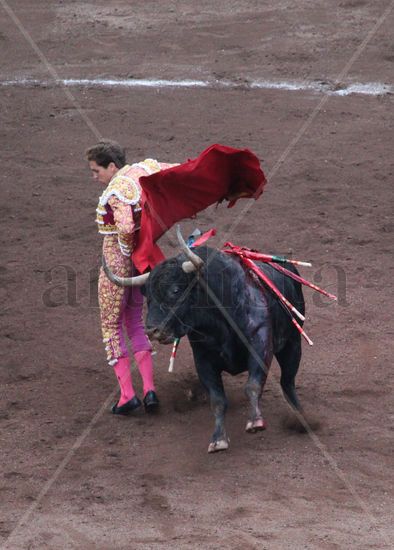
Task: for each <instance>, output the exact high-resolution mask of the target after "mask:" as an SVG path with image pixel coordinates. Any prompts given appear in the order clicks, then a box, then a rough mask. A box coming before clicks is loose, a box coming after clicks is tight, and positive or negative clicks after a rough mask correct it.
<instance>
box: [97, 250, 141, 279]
mask: <svg viewBox="0 0 394 550" xmlns="http://www.w3.org/2000/svg"><path fill="white" fill-rule="evenodd" d="M102 263H103V269H104V272H105V274H106V276H107V277H108V279H109V280H110V281H111V282H112V283H114V284H115V285H117V286H142V285H144V284H145V283H146V281H147V279H148V277H149V273H144V274H143V275H137V276H136V277H118V275H115V274H114V273H112V271H111V270H110V268H109V267H108V266H107V262H106V261H105V258H104V256H103V259H102Z"/></svg>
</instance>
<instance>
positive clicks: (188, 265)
mask: <svg viewBox="0 0 394 550" xmlns="http://www.w3.org/2000/svg"><path fill="white" fill-rule="evenodd" d="M182 269H183V271H184V272H185V273H193V271H196V270H197V268H196V266H195V265H194V264H193V262H191V261H190V260H188V261H187V262H183V264H182Z"/></svg>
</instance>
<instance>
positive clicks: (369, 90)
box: [0, 78, 394, 96]
mask: <svg viewBox="0 0 394 550" xmlns="http://www.w3.org/2000/svg"><path fill="white" fill-rule="evenodd" d="M0 86H18V87H19V86H21V87H42V88H47V87H53V86H70V87H74V86H75V87H78V86H79V87H85V88H116V87H120V88H122V87H123V88H141V87H142V88H227V89H236V88H238V89H242V88H243V89H245V88H246V89H260V90H283V91H311V92H319V93H324V94H328V95H339V96H347V95H351V94H359V95H371V96H379V95H387V94H392V93H394V87H393V86H391V85H389V84H383V83H380V82H369V83H365V84H361V83H353V84H343V85H340V86H338V85H334V84H332V83H330V82H321V81H315V82H313V81H312V82H307V81H275V80H238V81H231V80H163V79H152V80H149V79H136V78H128V79H106V78H92V79H89V78H65V79H58V80H39V79H31V78H20V79H13V80H0Z"/></svg>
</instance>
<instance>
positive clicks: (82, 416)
mask: <svg viewBox="0 0 394 550" xmlns="http://www.w3.org/2000/svg"><path fill="white" fill-rule="evenodd" d="M391 4H392V3H391ZM389 5H390V2H389V0H384V1H383V0H377V1H375V2H367V1H366V0H332V1H330V2H325V1H323V0H317V1H316V2H310V1H308V0H278V1H276V2H274V1H273V0H267V1H257V0H255V1H253V0H229V1H224V0H222V1H218V0H210V1H207V0H200V1H196V2H191V1H186V0H179V1H170V0H160V2H158V1H153V0H144V1H143V0H135V1H133V2H128V1H126V0H112V1H111V2H108V1H107V2H104V1H103V0H99V1H96V2H83V1H82V0H70V1H65V0H64V1H62V0H56V1H55V0H46V1H44V0H34V1H33V0H18V1H16V0H9V1H8V2H6V1H3V0H1V1H0V18H1V19H0V46H1V51H2V54H1V67H0V80H1V82H2V83H3V82H5V81H7V80H15V79H16V80H20V79H24V78H29V79H37V80H45V81H49V84H47V85H45V86H39V85H35V86H23V85H7V86H5V85H1V86H0V109H1V126H0V135H1V143H2V145H1V149H2V151H1V165H2V170H1V178H2V180H1V205H2V210H3V215H2V216H1V218H0V224H1V225H0V228H1V244H2V248H1V250H2V252H1V259H0V300H1V311H0V342H1V352H0V353H1V372H0V383H1V386H0V387H1V405H0V406H1V408H0V429H1V474H0V479H1V486H0V502H1V518H0V536H1V539H0V540H1V544H2V548H8V549H13V550H14V549H15V550H16V549H39V550H42V549H74V548H75V549H84V550H85V549H93V548H94V549H103V550H104V549H110V548H116V549H119V550H120V549H125V550H126V549H133V550H134V549H135V550H138V549H147V548H148V549H155V550H156V549H157V550H162V549H163V550H164V549H168V548H177V549H202V548H203V549H204V550H205V549H215V550H216V549H222V548H225V549H267V550H271V549H273V550H276V549H322V550H331V549H341V550H342V549H346V548H352V549H353V548H357V549H372V548H374V549H375V548H378V549H380V548H389V547H391V544H390V541H392V536H393V531H392V518H391V517H390V515H391V509H390V508H392V505H393V500H392V497H393V493H392V481H393V480H392V466H393V463H392V456H393V454H392V448H390V446H391V444H392V423H390V422H391V418H390V412H391V411H390V407H391V406H392V392H391V388H392V386H391V383H392V375H391V372H392V364H391V363H392V351H393V350H392V342H393V322H392V306H391V304H390V303H389V298H390V292H392V281H393V259H392V252H393V249H392V247H393V228H394V223H393V219H392V209H393V162H392V161H393V152H392V144H393V121H392V98H393V96H392V94H390V93H388V94H383V95H361V94H351V95H346V96H341V95H330V94H325V93H320V92H314V91H313V90H309V91H308V90H300V91H289V90H280V89H271V90H269V89H257V88H256V89H254V88H252V87H251V86H250V83H251V82H254V81H264V80H269V81H275V82H279V83H280V82H282V83H283V82H287V81H298V82H307V83H308V82H309V83H319V85H323V86H327V87H328V88H329V89H330V90H338V89H339V90H340V89H343V88H344V87H345V86H347V85H349V84H352V83H364V84H365V83H381V84H386V85H388V86H390V85H392V84H393V82H392V74H393V72H392V69H393V61H394V48H393V44H392V28H393V24H394V20H393V13H392V12H390V13H388V11H387V8H388V7H389ZM363 41H365V42H366V43H365V44H363ZM45 60H47V62H48V64H49V65H46V64H45ZM54 77H57V78H61V79H63V78H117V79H121V78H129V79H159V78H162V79H168V80H173V81H174V80H184V79H194V80H203V81H210V82H214V81H215V80H216V81H217V83H216V85H213V86H211V87H207V88H201V89H200V88H195V87H186V88H179V87H171V88H168V87H163V88H159V87H152V86H151V87H133V88H119V87H118V88H117V87H113V88H108V87H82V86H76V87H70V88H67V89H66V90H65V89H64V88H62V87H61V86H53V85H51V84H50V81H51V80H53V78H54ZM338 77H339V82H337V80H338ZM223 82H230V83H232V84H230V85H228V86H227V87H224V86H222V85H220V83H223ZM79 108H80V109H81V110H82V111H81V110H80V109H79ZM99 135H101V136H104V137H110V138H113V139H116V140H118V141H120V142H121V143H124V144H125V146H127V149H128V152H129V159H130V160H131V161H138V160H142V159H143V158H146V157H148V156H149V157H153V158H157V159H159V160H162V161H169V162H177V161H179V162H182V161H184V160H186V159H188V158H193V157H195V156H197V155H198V154H199V153H200V152H201V151H202V150H203V149H204V148H205V147H207V146H208V145H210V144H212V143H223V144H226V145H231V146H234V147H248V148H250V149H251V150H252V151H254V152H255V153H256V154H257V156H258V157H259V158H260V159H261V161H262V165H263V168H264V170H265V172H266V174H267V175H268V177H269V184H268V185H267V188H266V192H265V193H264V195H263V196H262V197H261V199H259V201H257V202H256V203H252V204H250V203H248V202H246V201H243V202H242V201H240V202H239V203H238V205H237V206H236V207H235V208H234V209H233V210H227V209H226V208H225V207H224V206H221V207H219V209H218V210H214V208H210V209H208V210H207V211H206V212H204V213H203V214H202V215H200V216H199V218H198V220H197V221H187V222H185V224H184V225H183V232H184V234H186V235H187V234H188V231H189V230H192V229H194V227H196V226H198V227H200V229H209V228H210V227H212V226H215V227H217V229H218V236H217V237H216V239H215V242H214V244H216V245H217V246H220V245H221V244H222V242H223V240H224V239H229V240H231V241H233V242H235V243H238V244H243V245H245V246H250V247H256V248H258V249H260V250H262V251H266V252H277V253H283V254H286V253H292V254H293V255H294V257H298V258H301V259H309V260H311V261H313V263H314V267H313V268H312V269H311V270H307V269H303V271H302V273H303V274H304V275H305V276H307V277H309V278H311V279H312V280H314V281H315V282H316V283H317V284H321V285H322V286H324V287H325V288H327V289H329V290H331V291H332V292H334V293H337V294H338V296H339V302H338V304H337V305H335V304H332V303H329V302H328V301H327V300H325V299H321V298H320V297H319V296H318V295H314V294H313V293H312V291H309V290H306V291H305V295H306V299H307V322H306V330H307V332H308V333H309V334H310V336H311V337H312V339H313V340H314V342H315V346H314V347H312V348H310V347H308V346H304V355H303V361H302V367H301V370H300V373H299V375H298V380H297V382H298V386H299V393H300V397H301V399H302V402H303V404H304V407H305V409H306V411H307V412H308V413H309V414H310V415H311V416H313V417H314V418H317V419H318V420H319V421H320V429H319V430H318V431H317V432H316V434H315V435H316V438H315V439H311V438H310V437H309V436H308V435H300V434H296V433H292V432H290V433H289V432H288V431H287V430H286V429H285V427H284V426H283V423H282V420H283V418H284V416H285V415H286V414H287V405H286V403H285V402H284V399H283V398H282V396H281V393H280V391H279V388H278V371H279V369H278V367H277V365H276V364H275V365H273V367H272V370H271V375H270V378H269V381H268V383H267V386H266V391H265V393H264V411H265V417H266V419H267V422H268V425H269V429H268V430H267V431H266V432H263V433H262V434H255V435H248V434H246V433H245V432H244V425H245V420H246V407H247V402H246V398H245V396H244V393H243V386H244V383H245V377H244V376H240V377H238V378H234V379H230V378H229V377H225V385H226V388H227V391H228V396H229V399H230V409H229V412H228V415H227V428H228V432H229V435H230V438H231V447H230V449H229V451H228V452H227V453H219V454H216V455H208V454H207V452H206V450H207V446H208V442H209V437H210V435H211V432H212V428H213V420H212V417H211V413H210V411H209V406H208V404H207V402H206V400H205V397H204V396H203V394H202V393H201V392H200V390H199V386H198V383H197V380H196V375H195V371H194V366H193V361H192V358H191V354H190V349H189V346H188V343H187V342H186V340H185V341H182V343H181V346H180V352H179V355H178V358H177V362H176V367H175V372H174V373H173V374H169V373H168V372H167V365H168V360H169V355H170V348H168V347H160V346H158V347H157V351H158V353H157V355H156V357H155V362H156V380H157V388H158V393H159V396H160V398H161V403H162V407H161V412H160V414H159V415H158V416H157V417H155V418H152V417H147V416H146V415H143V414H142V415H140V416H139V417H137V418H118V417H114V416H113V415H111V414H110V413H109V412H108V411H109V404H110V403H111V402H112V401H113V400H114V399H115V397H116V382H115V378H114V376H113V373H112V372H111V370H110V369H109V368H108V367H107V365H106V361H105V356H104V351H103V349H102V342H101V336H100V327H99V319H98V309H97V295H96V283H97V266H98V263H99V260H100V247H101V239H100V238H99V236H98V235H97V231H96V228H95V224H94V214H95V208H96V202H97V198H98V196H99V193H100V191H101V190H100V188H99V187H98V186H97V184H95V183H94V182H93V181H92V180H91V178H90V175H89V172H88V169H87V166H86V163H85V160H84V155H83V152H84V150H85V149H86V147H88V146H89V145H91V144H93V143H95V142H96V141H97V136H99ZM162 244H163V249H164V250H165V252H166V254H167V255H168V256H171V255H173V254H175V253H176V251H177V246H176V243H175V240H174V234H173V232H170V233H169V234H168V236H167V237H165V238H163V240H162ZM390 306H391V307H390ZM133 368H134V367H133ZM136 379H137V386H138V390H139V391H140V389H141V388H140V382H139V379H138V378H137V376H136Z"/></svg>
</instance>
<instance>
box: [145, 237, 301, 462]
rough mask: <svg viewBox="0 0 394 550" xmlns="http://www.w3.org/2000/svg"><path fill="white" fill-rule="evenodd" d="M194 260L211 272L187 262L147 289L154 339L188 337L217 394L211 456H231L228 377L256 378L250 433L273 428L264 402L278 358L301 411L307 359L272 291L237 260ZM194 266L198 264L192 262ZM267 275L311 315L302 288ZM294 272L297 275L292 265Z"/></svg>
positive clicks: (160, 272) (175, 262) (175, 263)
mask: <svg viewBox="0 0 394 550" xmlns="http://www.w3.org/2000/svg"><path fill="white" fill-rule="evenodd" d="M193 250H194V252H195V253H196V254H197V256H199V257H200V258H202V259H203V260H204V266H203V267H202V268H201V269H199V270H197V271H194V272H189V273H186V272H185V271H184V270H183V269H182V264H183V263H184V262H185V260H186V259H187V258H186V256H185V255H184V254H180V255H178V256H177V257H175V258H171V259H169V260H166V261H164V262H163V263H161V264H159V265H158V266H156V267H155V268H154V269H153V270H152V272H151V274H150V276H149V278H148V279H147V282H146V284H145V287H144V289H143V292H144V294H145V295H146V298H147V305H148V314H147V319H146V328H147V333H148V335H149V336H150V337H151V338H153V339H157V340H159V341H160V342H162V343H170V342H172V340H173V339H174V338H180V337H182V336H185V335H187V337H188V339H189V341H190V345H191V348H192V350H193V356H194V361H195V364H196V369H197V373H198V376H199V379H200V381H201V383H202V384H203V386H204V387H205V389H206V390H207V391H208V393H209V397H210V402H211V407H212V411H213V413H214V416H215V430H214V433H213V436H212V440H211V443H210V445H209V448H208V451H209V452H214V451H218V450H223V449H227V448H228V438H227V435H226V431H225V427H224V416H225V412H226V408H227V399H226V395H225V392H224V388H223V382H222V376H221V373H222V371H225V372H228V373H230V374H231V375H236V374H239V373H241V372H244V371H248V373H249V376H248V380H247V383H246V387H245V392H246V395H247V397H248V398H249V401H250V416H249V419H248V422H247V425H246V430H247V431H248V432H255V431H258V430H262V429H264V428H265V424H264V420H263V417H262V413H261V410H260V398H261V394H262V391H263V387H264V384H265V381H266V378H267V373H268V370H269V367H270V365H271V361H272V358H273V356H275V357H276V359H277V361H278V363H279V365H280V368H281V378H280V384H281V387H282V390H283V393H284V395H285V397H286V398H287V400H288V401H289V403H290V404H291V405H292V406H293V407H295V408H296V409H298V410H300V404H299V401H298V397H297V394H296V389H295V376H296V374H297V371H298V367H299V363H300V359H301V336H300V334H299V332H298V331H297V329H296V328H295V327H294V325H293V324H292V322H291V320H290V318H289V316H288V314H287V313H286V311H284V309H283V307H282V306H281V305H280V303H279V302H278V300H277V299H276V298H275V297H274V296H273V295H272V293H271V291H269V290H268V289H266V288H265V287H264V286H263V285H262V284H260V283H259V282H257V281H256V280H255V279H254V276H253V275H251V274H250V273H249V272H247V271H246V270H245V269H244V268H243V267H242V265H241V264H240V262H239V260H238V259H237V258H234V257H231V256H230V255H228V254H225V253H223V252H218V251H217V250H214V249H211V248H209V247H205V246H202V247H198V248H196V249H193ZM189 263H190V262H189ZM257 265H259V267H260V268H261V269H262V270H263V271H264V272H265V273H266V274H267V275H268V276H269V277H270V278H271V279H272V280H273V282H274V283H275V284H276V285H277V287H278V288H279V289H280V290H281V291H282V293H283V294H284V295H285V296H286V298H287V299H288V300H289V301H290V302H291V303H292V304H293V305H294V306H295V307H296V308H297V309H298V310H299V311H300V312H301V313H302V314H303V313H304V311H305V305H304V298H303V295H302V290H301V285H300V284H299V283H297V282H295V281H294V280H292V279H290V278H288V277H285V276H283V275H282V274H281V273H279V272H278V271H276V270H275V269H273V268H272V267H270V266H269V265H267V264H263V263H258V262H257ZM286 267H287V269H289V270H291V271H293V272H295V273H297V270H296V269H295V268H294V267H293V266H292V265H290V264H286Z"/></svg>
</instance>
